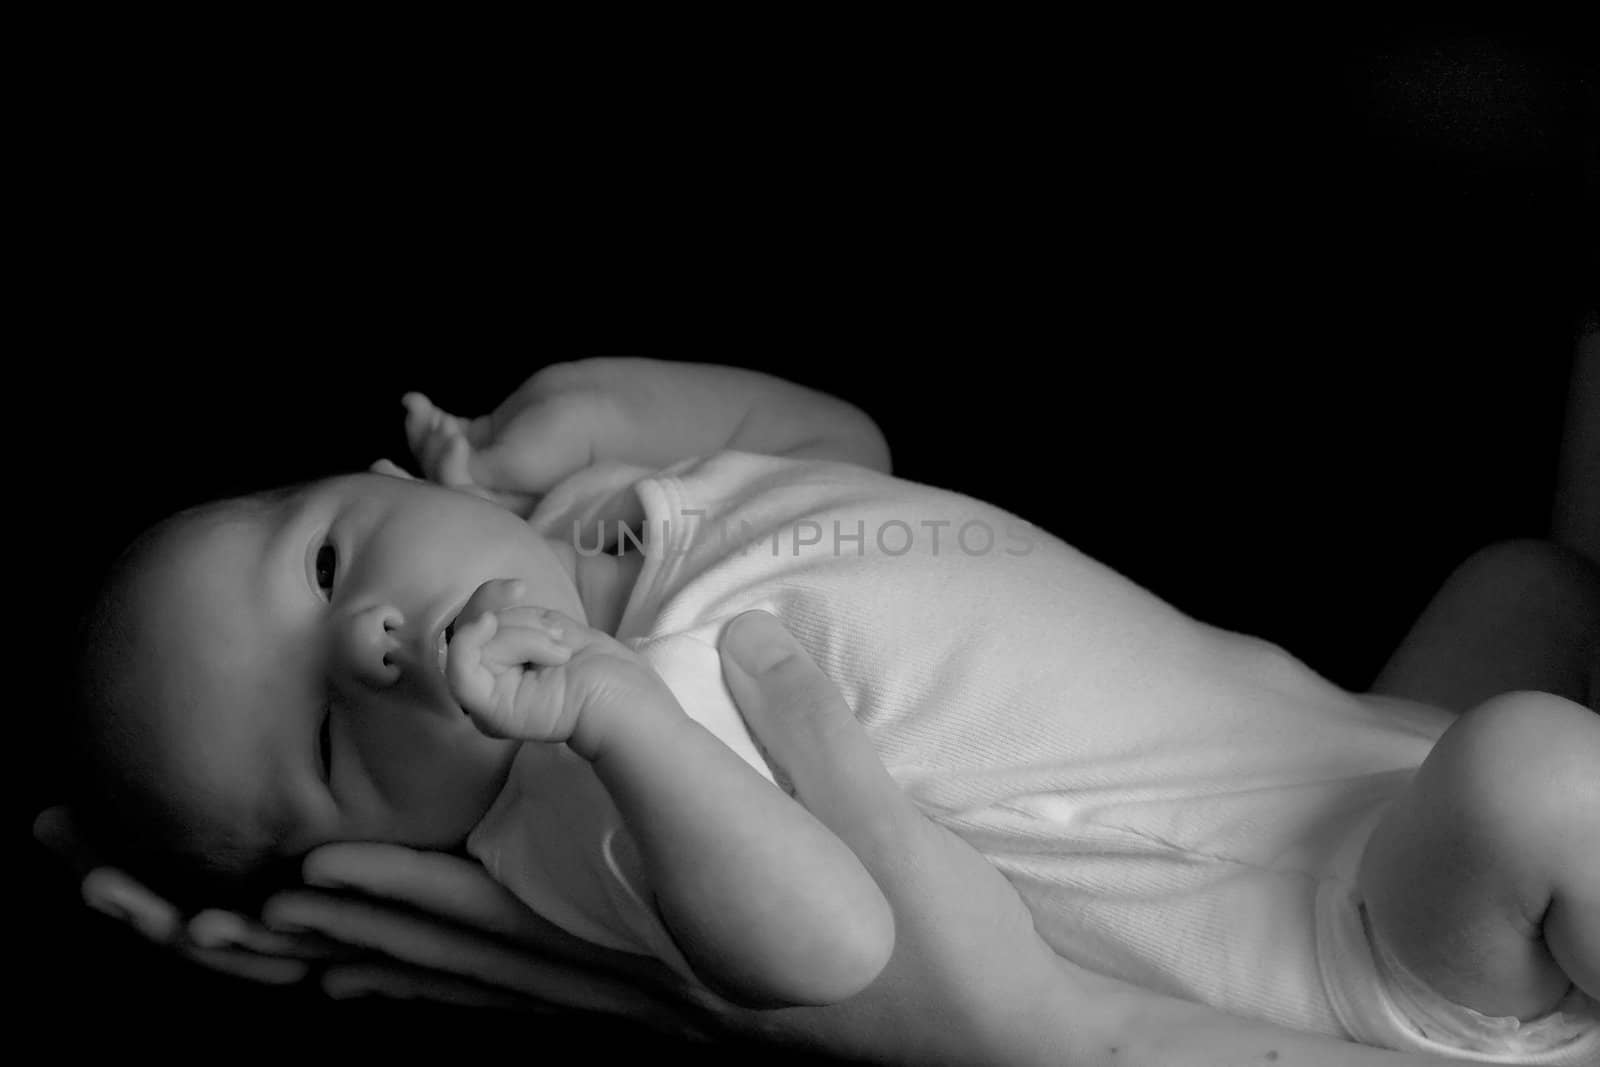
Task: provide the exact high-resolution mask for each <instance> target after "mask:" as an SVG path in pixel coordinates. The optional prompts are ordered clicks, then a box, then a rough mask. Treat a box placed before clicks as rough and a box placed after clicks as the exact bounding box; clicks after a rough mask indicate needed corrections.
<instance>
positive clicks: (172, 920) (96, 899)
mask: <svg viewBox="0 0 1600 1067" xmlns="http://www.w3.org/2000/svg"><path fill="white" fill-rule="evenodd" d="M82 891H83V902H84V903H85V904H87V905H89V907H91V908H93V909H95V910H96V911H98V912H102V913H103V914H106V915H109V916H111V917H112V918H114V919H120V920H121V921H123V922H125V923H127V924H129V925H130V926H132V927H133V928H134V929H136V930H138V931H139V932H140V933H141V934H143V935H144V936H145V937H147V938H149V939H150V940H151V941H154V942H156V943H158V944H163V945H165V944H170V943H171V942H172V941H173V940H175V939H176V938H177V936H178V934H179V932H180V930H181V928H182V924H183V917H182V916H181V915H179V914H178V909H177V908H175V907H173V905H172V904H171V903H170V902H169V901H167V900H165V899H163V898H162V897H160V896H157V895H156V894H155V893H154V892H152V891H151V890H149V889H147V888H145V886H144V885H143V884H142V883H140V882H138V881H135V880H134V879H133V878H132V877H130V876H129V875H128V874H127V873H125V872H123V871H120V870H118V869H117V868H115V867H96V868H95V869H94V870H92V871H90V872H89V873H88V874H86V875H84V878H83V886H82Z"/></svg>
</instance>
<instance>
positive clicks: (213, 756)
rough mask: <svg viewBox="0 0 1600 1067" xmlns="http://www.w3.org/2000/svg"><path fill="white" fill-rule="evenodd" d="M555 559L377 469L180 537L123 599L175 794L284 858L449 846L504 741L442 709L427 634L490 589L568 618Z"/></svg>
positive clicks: (487, 793) (472, 811) (484, 798)
mask: <svg viewBox="0 0 1600 1067" xmlns="http://www.w3.org/2000/svg"><path fill="white" fill-rule="evenodd" d="M570 556H571V553H564V552H563V546H561V545H559V544H557V543H554V542H551V541H547V540H546V539H544V538H542V537H540V536H539V535H537V534H536V533H534V532H533V530H532V529H530V528H529V526H528V525H527V524H526V523H525V522H524V521H523V520H521V519H520V518H518V517H517V516H516V515H514V514H512V513H511V512H509V511H506V510H504V509H502V508H499V507H496V506H495V505H493V504H489V503H487V502H485V501H482V500H479V499H477V498H475V497H470V496H467V495H465V494H462V493H458V492H454V491H451V490H446V489H442V488H439V487H437V486H433V485H428V484H426V483H422V482H413V481H405V480H401V479H399V478H392V477H387V476H383V475H376V474H362V475H352V476H349V477H343V478H336V479H332V480H329V481H324V482H318V483H315V484H313V485H311V486H309V487H307V488H305V489H304V490H302V491H300V492H297V493H295V494H294V495H292V496H289V497H287V498H285V499H283V500H282V501H281V502H278V503H274V504H272V505H270V506H269V507H268V508H266V509H264V510H261V511H258V512H254V513H246V514H244V515H242V516H240V517H237V518H233V517H230V518H228V519H225V520H223V521H220V522H213V523H209V524H200V528H199V529H197V530H196V531H194V532H192V533H185V534H183V535H180V537H179V538H178V540H177V543H176V544H175V545H174V547H173V549H172V550H171V551H169V552H167V553H166V558H165V559H164V561H163V562H162V563H161V564H159V565H158V566H157V567H156V569H155V575H154V577H153V580H152V581H151V582H150V583H149V587H150V588H151V590H152V591H151V592H150V593H149V594H148V595H146V596H144V597H143V599H142V601H141V603H142V604H143V606H144V609H146V610H145V611H144V613H143V618H144V620H145V625H146V626H148V627H151V628H152V629H153V630H154V631H155V637H154V643H155V646H156V651H157V655H155V656H152V657H151V659H152V660H153V661H154V662H155V663H156V664H157V666H156V667H155V669H154V670H153V671H152V677H153V680H154V683H155V686H156V689H157V691H158V693H157V695H158V702H157V703H156V705H155V706H156V707H158V708H159V709H161V710H160V711H159V712H158V714H160V715H161V716H162V722H161V724H160V728H161V729H162V731H163V733H162V738H163V741H164V742H165V744H166V746H167V748H168V751H169V752H171V753H172V754H173V755H174V756H176V759H177V764H176V765H177V767H179V768H180V769H181V777H183V778H187V779H189V781H187V782H185V783H183V784H181V785H179V786H178V788H182V789H188V790H190V791H191V793H190V795H200V796H204V797H207V798H214V800H215V803H217V804H218V805H220V806H221V807H220V811H223V812H226V813H228V817H230V818H239V819H244V820H247V821H248V822H250V823H252V824H254V825H253V828H254V829H256V830H257V831H259V832H263V833H266V834H267V835H268V836H269V838H270V839H271V840H272V841H274V842H276V843H277V851H279V853H280V854H285V855H292V854H296V853H298V852H301V851H303V850H304V849H306V848H309V847H312V846H314V845H316V844H319V843H323V842H327V841H333V840H371V841H384V840H387V841H400V842H405V843H407V844H412V845H418V846H429V845H432V846H450V845H454V844H457V843H459V842H460V841H461V840H462V839H463V838H464V837H465V836H466V834H467V833H468V832H469V831H470V830H471V829H472V827H473V826H474V825H475V824H476V822H477V821H478V820H479V819H480V818H481V817H482V816H483V814H484V813H485V812H486V811H487V809H488V806H489V805H490V804H491V803H492V801H493V799H494V796H495V794H496V793H497V791H498V790H499V788H500V787H501V785H502V784H503V782H504V779H505V775H506V772H507V770H508V768H509V764H510V760H511V758H512V756H513V754H514V751H515V748H516V744H515V743H514V742H509V741H503V740H493V739H490V738H487V737H485V736H483V735H482V734H481V733H479V732H478V731H477V730H476V729H474V728H473V726H472V723H471V721H470V720H469V719H468V718H467V717H466V715H465V714H463V713H462V711H461V709H460V707H459V706H458V705H457V704H456V702H455V701H454V700H453V699H452V698H451V695H450V690H449V687H448V685H447V684H446V682H445V677H444V673H443V668H442V657H441V649H442V647H443V640H444V636H443V635H444V632H445V629H446V627H447V626H448V625H449V624H450V623H451V622H452V621H453V620H454V619H455V617H456V615H457V614H458V613H459V612H460V611H461V608H462V605H463V604H464V603H465V602H466V601H467V599H468V598H469V597H470V596H471V595H472V593H473V592H474V591H475V590H476V589H477V588H478V586H479V585H481V584H482V583H484V582H486V581H489V580H491V579H497V578H515V579H521V580H522V581H523V582H524V583H525V585H526V588H527V591H528V600H529V602H530V603H534V604H539V605H542V606H546V607H553V608H556V609H558V610H560V611H563V612H565V613H567V614H568V615H571V616H573V617H574V618H576V619H580V620H582V619H584V613H583V606H582V604H581V603H580V601H579V597H578V594H577V590H576V586H575V583H574V578H573V573H574V571H573V563H574V561H573V559H572V558H569V557H570ZM195 791H198V792H197V793H196V792H195Z"/></svg>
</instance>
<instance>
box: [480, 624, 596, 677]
mask: <svg viewBox="0 0 1600 1067" xmlns="http://www.w3.org/2000/svg"><path fill="white" fill-rule="evenodd" d="M512 616H516V617H512ZM496 618H497V619H498V621H499V627H498V629H497V630H496V631H495V634H494V636H493V637H492V638H490V639H489V640H488V641H487V642H486V643H485V644H484V645H483V647H482V649H481V651H480V653H479V654H480V655H481V656H482V660H483V662H484V663H485V664H486V665H488V667H489V669H491V670H496V669H498V670H505V669H507V668H509V667H515V666H519V665H521V664H532V665H534V666H536V667H558V666H560V665H561V664H563V663H565V662H567V660H569V659H571V658H572V652H573V647H574V636H575V635H574V632H573V631H572V630H571V629H569V628H568V627H563V626H561V625H559V624H556V623H554V622H553V621H551V620H550V619H549V617H548V616H546V615H545V613H543V612H540V611H538V610H532V609H524V610H522V611H503V612H500V613H498V614H497V616H496Z"/></svg>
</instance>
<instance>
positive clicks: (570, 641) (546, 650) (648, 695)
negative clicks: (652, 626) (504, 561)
mask: <svg viewBox="0 0 1600 1067" xmlns="http://www.w3.org/2000/svg"><path fill="white" fill-rule="evenodd" d="M523 596H524V590H523V588H522V583H521V582H516V581H495V582H486V583H484V585H483V586H482V587H480V588H479V590H478V591H477V592H476V593H474V594H473V596H472V599H471V600H470V601H468V603H467V607H466V608H465V609H464V610H463V611H462V613H461V616H460V620H466V621H459V620H458V622H457V624H456V630H455V634H454V636H453V637H452V638H451V640H450V645H449V651H448V656H447V659H446V667H445V676H446V677H447V678H448V680H449V682H450V690H451V693H452V694H453V695H454V696H455V699H456V700H457V702H458V703H460V705H461V707H462V709H463V710H464V711H465V712H466V713H467V714H468V715H470V716H471V717H472V721H473V724H474V725H475V726H477V728H478V729H479V730H481V731H482V732H483V733H485V734H487V735H489V736H490V737H503V738H515V739H517V740H523V741H544V742H562V741H565V742H568V743H569V744H571V745H572V746H573V748H574V750H576V751H578V752H579V753H580V754H584V755H587V754H589V753H591V752H594V751H596V750H597V748H598V746H599V745H600V743H601V739H602V738H603V737H604V736H605V735H606V733H607V732H608V731H609V730H611V729H612V728H613V726H614V725H615V724H616V723H617V722H618V721H620V720H622V719H625V718H626V717H627V716H629V715H633V714H638V713H639V711H638V709H639V708H640V707H641V706H642V705H643V704H645V703H647V702H649V703H656V704H659V703H660V702H661V701H663V700H664V701H666V702H667V704H668V705H670V706H671V707H674V708H676V706H677V703H676V700H675V698H674V697H673V696H672V693H671V691H670V690H668V689H667V687H666V685H665V683H663V682H662V681H661V679H660V677H659V676H658V675H657V674H656V673H655V672H654V671H653V670H651V669H650V667H649V665H647V664H646V663H645V662H644V660H643V659H641V658H640V656H639V655H638V653H636V652H634V651H633V650H632V649H629V648H628V647H627V646H625V645H623V644H622V643H621V642H619V641H617V640H616V639H615V638H612V637H610V636H608V635H607V634H604V633H602V632H601V631H599V630H596V629H593V628H592V627H589V626H586V625H584V624H583V623H581V622H578V621H577V620H575V619H572V618H569V617H568V616H566V615H563V614H562V613H561V612H559V611H554V610H551V609H547V608H542V607H537V606H534V605H531V604H525V603H522V598H523Z"/></svg>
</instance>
